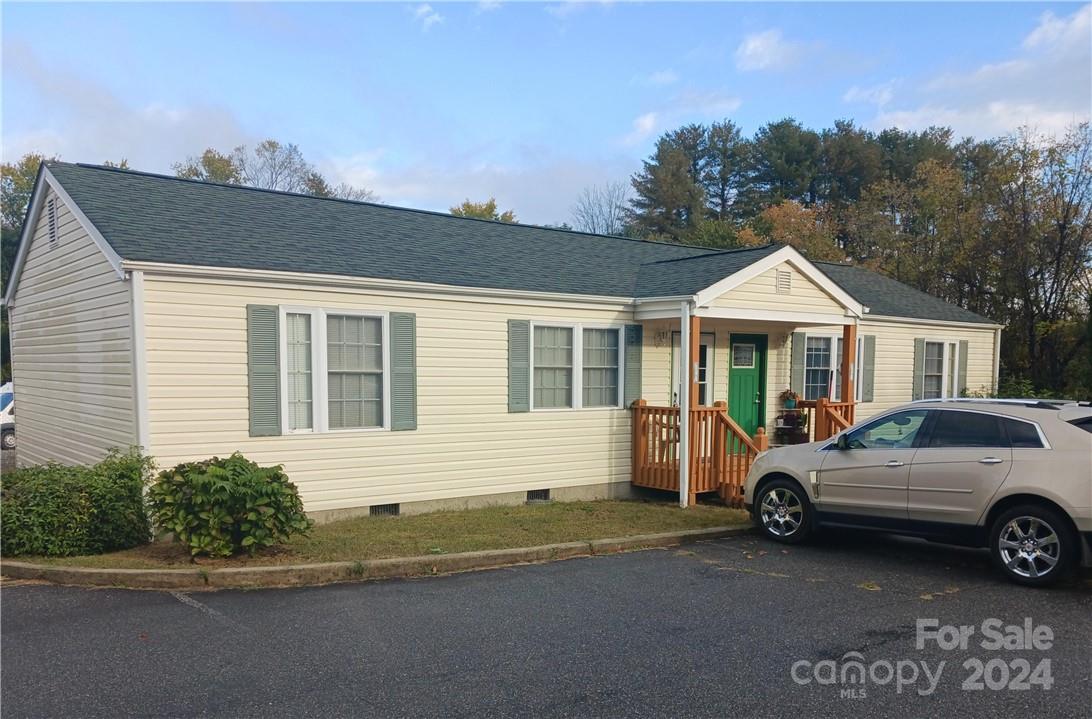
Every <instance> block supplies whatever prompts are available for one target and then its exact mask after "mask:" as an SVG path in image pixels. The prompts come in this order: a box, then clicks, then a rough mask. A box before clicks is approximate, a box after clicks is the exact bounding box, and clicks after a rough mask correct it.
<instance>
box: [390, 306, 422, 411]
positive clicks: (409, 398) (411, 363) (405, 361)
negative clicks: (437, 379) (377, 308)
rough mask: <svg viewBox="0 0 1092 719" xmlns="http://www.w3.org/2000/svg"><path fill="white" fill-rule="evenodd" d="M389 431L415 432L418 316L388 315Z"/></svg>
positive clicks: (409, 314)
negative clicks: (389, 358) (389, 356)
mask: <svg viewBox="0 0 1092 719" xmlns="http://www.w3.org/2000/svg"><path fill="white" fill-rule="evenodd" d="M390 333H391V337H390V341H391V429H392V430H403V429H417V315H415V314H413V313H412V312H391V315H390Z"/></svg>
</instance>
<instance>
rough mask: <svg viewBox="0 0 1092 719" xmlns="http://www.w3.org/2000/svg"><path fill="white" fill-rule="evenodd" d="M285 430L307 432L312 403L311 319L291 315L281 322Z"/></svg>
mask: <svg viewBox="0 0 1092 719" xmlns="http://www.w3.org/2000/svg"><path fill="white" fill-rule="evenodd" d="M285 343H286V349H287V355H288V357H287V360H286V362H287V368H288V376H287V380H288V382H287V384H288V425H287V426H288V430H289V431H290V432H295V431H299V430H302V429H311V428H312V426H313V417H314V413H313V406H314V402H313V400H312V397H313V389H314V386H313V385H314V383H313V381H312V376H311V375H312V372H311V315H309V314H308V315H305V314H300V313H298V312H291V313H289V314H288V315H287V317H286V319H285Z"/></svg>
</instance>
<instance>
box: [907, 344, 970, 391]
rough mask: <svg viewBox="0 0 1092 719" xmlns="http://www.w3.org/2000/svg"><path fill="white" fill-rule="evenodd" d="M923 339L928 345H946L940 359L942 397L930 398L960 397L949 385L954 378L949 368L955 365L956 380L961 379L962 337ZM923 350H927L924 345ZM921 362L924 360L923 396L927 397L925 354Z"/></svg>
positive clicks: (922, 376) (922, 375)
mask: <svg viewBox="0 0 1092 719" xmlns="http://www.w3.org/2000/svg"><path fill="white" fill-rule="evenodd" d="M921 339H923V340H925V344H926V345H928V344H939V345H943V346H944V352H943V354H942V356H941V360H940V361H941V368H942V369H941V375H940V397H930V398H929V399H958V398H959V394H953V393H952V388H951V387H949V386H948V385H949V382H950V380H951V379H952V378H951V377H950V376H949V372H948V368H949V367H954V368H955V381H956V382H958V381H959V359H960V358H959V343H960V341H961V338H959V337H922V338H921ZM922 351H923V352H924V351H925V349H924V347H923V349H922ZM949 352H951V355H949ZM949 359H951V360H952V362H951V363H949ZM921 362H922V369H921V398H922V399H925V398H926V397H925V357H924V356H923V357H922V358H921ZM915 379H917V378H916V377H915ZM958 391H959V390H958V388H956V392H958Z"/></svg>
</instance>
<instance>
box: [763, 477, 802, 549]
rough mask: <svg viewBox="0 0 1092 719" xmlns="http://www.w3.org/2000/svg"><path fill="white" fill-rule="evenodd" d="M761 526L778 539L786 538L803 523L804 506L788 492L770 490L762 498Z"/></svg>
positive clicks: (780, 489)
mask: <svg viewBox="0 0 1092 719" xmlns="http://www.w3.org/2000/svg"><path fill="white" fill-rule="evenodd" d="M761 516H762V526H763V527H765V528H766V529H768V530H769V531H770V532H771V533H773V534H775V535H777V536H778V537H788V536H789V535H791V534H793V533H795V532H796V530H798V529H800V523H801V522H803V521H804V505H803V504H801V502H800V499H799V498H798V497H797V496H796V495H795V494H793V493H792V492H791V491H790V490H788V489H784V488H783V487H777V488H776V489H771V490H770V491H769V492H767V493H766V496H764V497H763V498H762V505H761Z"/></svg>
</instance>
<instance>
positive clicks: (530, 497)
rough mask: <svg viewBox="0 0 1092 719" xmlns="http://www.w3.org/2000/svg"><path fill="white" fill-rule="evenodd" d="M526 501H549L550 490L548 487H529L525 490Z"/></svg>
mask: <svg viewBox="0 0 1092 719" xmlns="http://www.w3.org/2000/svg"><path fill="white" fill-rule="evenodd" d="M527 501H528V502H549V501H550V490H548V489H531V490H528V491H527Z"/></svg>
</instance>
